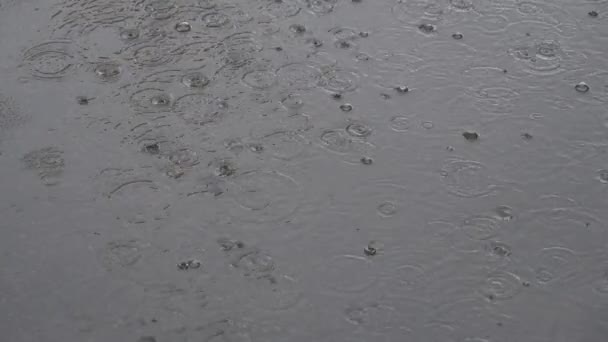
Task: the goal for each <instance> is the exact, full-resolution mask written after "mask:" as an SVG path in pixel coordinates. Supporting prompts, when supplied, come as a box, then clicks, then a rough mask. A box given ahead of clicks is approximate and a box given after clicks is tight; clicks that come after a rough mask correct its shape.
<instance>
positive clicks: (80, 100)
mask: <svg viewBox="0 0 608 342" xmlns="http://www.w3.org/2000/svg"><path fill="white" fill-rule="evenodd" d="M76 101H77V102H78V104H79V105H81V106H86V105H88V104H89V98H88V97H86V96H78V97H76Z"/></svg>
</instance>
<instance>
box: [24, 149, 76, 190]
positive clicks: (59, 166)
mask: <svg viewBox="0 0 608 342" xmlns="http://www.w3.org/2000/svg"><path fill="white" fill-rule="evenodd" d="M22 161H23V163H24V164H25V166H26V168H28V169H29V170H32V171H34V172H36V173H37V174H38V177H40V179H41V180H42V182H43V183H44V184H45V185H49V186H50V185H56V184H58V183H59V177H60V176H61V175H62V174H63V170H64V167H65V161H64V159H63V151H62V150H60V149H58V148H56V147H45V148H42V149H39V150H34V151H31V152H28V153H26V154H25V155H24V156H23V158H22Z"/></svg>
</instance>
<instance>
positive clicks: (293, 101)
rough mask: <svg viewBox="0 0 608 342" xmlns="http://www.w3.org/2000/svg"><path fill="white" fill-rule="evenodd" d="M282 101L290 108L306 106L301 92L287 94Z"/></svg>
mask: <svg viewBox="0 0 608 342" xmlns="http://www.w3.org/2000/svg"><path fill="white" fill-rule="evenodd" d="M281 103H282V104H283V106H285V108H288V109H294V110H295V109H300V108H302V107H303V106H304V100H303V99H302V96H300V94H295V93H292V94H288V95H287V96H285V97H284V98H283V99H282V100H281Z"/></svg>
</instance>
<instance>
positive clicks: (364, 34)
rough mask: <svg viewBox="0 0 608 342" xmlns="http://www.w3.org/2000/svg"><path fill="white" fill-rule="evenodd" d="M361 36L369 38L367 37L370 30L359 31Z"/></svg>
mask: <svg viewBox="0 0 608 342" xmlns="http://www.w3.org/2000/svg"><path fill="white" fill-rule="evenodd" d="M359 36H360V37H361V38H367V37H369V32H363V31H362V32H359Z"/></svg>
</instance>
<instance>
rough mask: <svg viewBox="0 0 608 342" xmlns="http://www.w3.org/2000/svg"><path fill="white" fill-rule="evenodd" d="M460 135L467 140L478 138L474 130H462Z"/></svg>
mask: <svg viewBox="0 0 608 342" xmlns="http://www.w3.org/2000/svg"><path fill="white" fill-rule="evenodd" d="M462 136H463V137H464V138H465V139H466V140H467V141H475V140H477V139H479V134H477V133H476V132H464V133H462Z"/></svg>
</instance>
